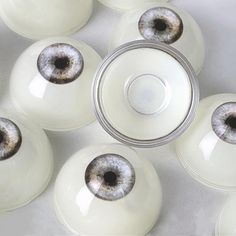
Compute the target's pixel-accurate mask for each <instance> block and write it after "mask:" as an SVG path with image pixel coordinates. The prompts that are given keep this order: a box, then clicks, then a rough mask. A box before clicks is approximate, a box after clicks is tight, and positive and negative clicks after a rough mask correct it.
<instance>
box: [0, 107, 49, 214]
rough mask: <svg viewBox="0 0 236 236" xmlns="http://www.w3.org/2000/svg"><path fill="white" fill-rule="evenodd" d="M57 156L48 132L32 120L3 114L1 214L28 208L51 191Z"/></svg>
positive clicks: (0, 117) (0, 119) (0, 120)
mask: <svg viewBox="0 0 236 236" xmlns="http://www.w3.org/2000/svg"><path fill="white" fill-rule="evenodd" d="M52 171H53V154H52V149H51V145H50V143H49V140H48V138H47V136H46V134H45V133H44V131H43V130H42V129H41V128H39V127H38V126H36V125H35V124H33V123H32V122H31V120H26V119H23V118H19V117H16V114H13V113H11V112H8V111H2V110H1V111H0V212H5V211H9V210H13V209H16V208H18V207H21V206H24V205H26V204H28V203H29V202H30V201H32V200H33V199H34V198H36V197H37V196H38V195H39V194H40V193H42V192H43V191H44V190H45V188H46V187H47V185H48V183H49V181H50V179H51V175H52Z"/></svg>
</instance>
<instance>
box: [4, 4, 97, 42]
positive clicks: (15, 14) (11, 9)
mask: <svg viewBox="0 0 236 236" xmlns="http://www.w3.org/2000/svg"><path fill="white" fill-rule="evenodd" d="M92 9H93V0H70V1H67V0H50V1H48V0H40V1H35V0H33V1H25V0H11V1H8V0H2V1H1V2H0V16H1V17H2V20H3V21H4V22H5V24H6V25H7V26H8V27H9V28H10V29H12V30H13V31H15V32H16V33H18V34H20V35H22V36H24V37H27V38H30V39H42V38H47V37H51V36H58V35H69V34H72V33H74V32H76V31H77V30H79V29H80V28H81V27H82V26H84V25H85V24H86V23H87V21H88V19H89V18H90V16H91V13H92Z"/></svg>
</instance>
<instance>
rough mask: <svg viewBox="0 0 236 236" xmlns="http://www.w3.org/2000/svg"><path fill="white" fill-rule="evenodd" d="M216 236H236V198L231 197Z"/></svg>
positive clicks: (218, 224)
mask: <svg viewBox="0 0 236 236" xmlns="http://www.w3.org/2000/svg"><path fill="white" fill-rule="evenodd" d="M215 236H236V196H232V197H230V199H229V200H228V201H227V203H226V204H225V206H224V209H223V211H222V212H221V214H220V217H219V220H218V222H217V225H216V232H215Z"/></svg>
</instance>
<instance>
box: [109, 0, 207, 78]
mask: <svg viewBox="0 0 236 236" xmlns="http://www.w3.org/2000/svg"><path fill="white" fill-rule="evenodd" d="M142 39H145V40H153V41H155V42H163V43H167V44H170V45H171V46H172V47H174V48H176V49H177V50H178V51H180V52H181V53H182V54H183V55H184V56H185V57H186V58H187V59H188V61H189V62H190V63H191V64H192V66H193V68H194V69H195V72H196V73H197V74H198V73H200V71H201V69H202V66H203V63H204V59H205V42H204V38H203V35H202V32H201V29H200V27H199V26H198V24H197V22H196V21H195V20H194V19H193V17H192V16H191V15H190V14H189V13H187V12H185V11H184V10H181V9H179V8H177V7H175V6H174V5H172V4H170V3H163V2H157V1H156V2H154V3H146V4H143V5H142V6H138V5H137V6H136V7H134V8H133V9H131V10H130V11H127V12H126V13H125V14H123V16H122V17H121V19H120V21H119V22H118V23H117V25H116V26H115V27H114V30H113V34H112V38H111V40H110V46H109V50H110V51H112V50H114V49H115V48H117V47H118V46H120V45H122V44H124V43H128V42H131V41H134V40H142ZM193 45H194V47H193ZM147 63H148V62H147Z"/></svg>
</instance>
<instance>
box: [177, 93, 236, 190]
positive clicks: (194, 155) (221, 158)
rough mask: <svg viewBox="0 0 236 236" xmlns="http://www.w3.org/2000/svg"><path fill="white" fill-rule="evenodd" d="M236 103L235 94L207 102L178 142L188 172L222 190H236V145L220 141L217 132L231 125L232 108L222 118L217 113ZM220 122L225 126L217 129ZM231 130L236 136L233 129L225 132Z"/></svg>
mask: <svg viewBox="0 0 236 236" xmlns="http://www.w3.org/2000/svg"><path fill="white" fill-rule="evenodd" d="M234 102H236V95H234V94H220V95H215V96H211V97H208V98H206V99H203V100H202V101H201V103H200V106H199V109H198V113H197V117H196V118H195V121H194V123H193V124H192V125H191V126H190V128H189V129H188V131H187V132H186V133H185V134H184V135H183V136H182V137H181V138H179V140H177V142H176V150H177V154H178V156H179V159H180V162H181V163H182V165H183V166H184V167H185V168H186V170H187V171H188V172H189V173H190V174H191V175H192V176H193V177H194V178H195V179H197V180H198V181H200V182H201V183H203V184H205V185H207V186H210V187H213V188H217V189H221V190H236V165H235V164H236V162H235V161H236V159H235V156H236V145H235V144H230V143H228V142H226V141H224V140H223V139H221V138H219V137H218V135H217V134H218V133H217V132H216V129H222V127H221V126H222V124H224V125H227V123H226V120H227V116H226V114H229V115H231V114H232V112H231V111H229V110H228V109H229V107H228V108H227V110H226V109H222V114H220V117H218V116H219V114H218V113H216V112H215V111H216V110H217V109H218V108H219V106H222V105H224V104H228V103H234ZM216 116H217V117H216ZM222 117H224V119H222ZM216 119H221V123H222V124H221V123H218V126H216V125H215V120H216ZM213 127H214V129H213ZM229 129H231V130H232V131H231V132H230V135H232V133H233V135H235V136H236V130H235V129H234V128H231V127H229V126H228V128H226V129H225V130H229ZM227 134H228V132H227V133H225V135H227Z"/></svg>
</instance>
